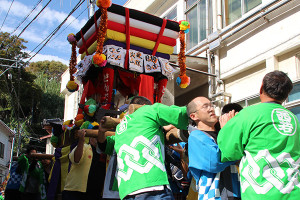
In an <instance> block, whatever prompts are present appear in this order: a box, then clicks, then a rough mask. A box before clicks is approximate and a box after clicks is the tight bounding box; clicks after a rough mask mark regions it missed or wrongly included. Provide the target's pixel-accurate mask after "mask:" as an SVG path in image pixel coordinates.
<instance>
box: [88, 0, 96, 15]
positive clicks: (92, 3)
mask: <svg viewBox="0 0 300 200" xmlns="http://www.w3.org/2000/svg"><path fill="white" fill-rule="evenodd" d="M88 4H89V5H88V6H90V9H89V19H90V18H91V17H93V15H94V13H95V5H96V0H88Z"/></svg>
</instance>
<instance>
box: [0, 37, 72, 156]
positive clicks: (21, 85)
mask: <svg viewBox="0 0 300 200" xmlns="http://www.w3.org/2000/svg"><path fill="white" fill-rule="evenodd" d="M25 43H26V41H25V40H24V39H22V38H17V37H16V36H11V35H10V34H9V33H3V32H0V47H1V48H0V65H1V66H0V74H2V73H3V75H2V76H0V87H1V90H0V119H1V120H2V121H4V122H5V123H6V124H8V125H9V127H10V128H11V129H14V130H17V127H18V124H20V130H21V135H22V142H21V146H24V145H26V144H28V143H30V144H31V145H34V146H36V147H37V148H38V150H40V151H43V149H44V148H45V144H44V143H43V142H42V143H41V142H40V141H38V140H37V139H38V138H39V137H41V136H43V135H47V132H46V131H45V130H43V129H42V127H41V122H42V120H43V119H44V118H62V117H63V112H64V97H63V96H62V95H61V94H60V76H61V74H62V73H63V72H64V71H65V70H66V69H67V66H66V65H64V64H62V63H61V62H57V61H40V62H36V63H30V64H29V66H26V65H27V63H26V62H25V61H24V59H26V58H28V57H29V55H28V54H27V53H26V52H24V50H25V49H26V46H25V45H24V44H25ZM7 59H13V60H18V63H17V64H16V63H15V61H9V60H7ZM8 66H12V67H10V69H9V70H8V71H6V70H7V68H8ZM17 66H18V67H19V66H21V68H16V67H17ZM4 72H5V73H4ZM18 103H19V104H20V107H19V108H20V109H18ZM18 116H19V117H18ZM16 141H18V139H17V140H16Z"/></svg>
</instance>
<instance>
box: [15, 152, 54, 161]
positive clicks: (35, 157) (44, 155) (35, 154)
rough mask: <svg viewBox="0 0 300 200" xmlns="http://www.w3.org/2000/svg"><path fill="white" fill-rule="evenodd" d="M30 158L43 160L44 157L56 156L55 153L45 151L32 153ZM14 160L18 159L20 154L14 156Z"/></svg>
mask: <svg viewBox="0 0 300 200" xmlns="http://www.w3.org/2000/svg"><path fill="white" fill-rule="evenodd" d="M28 157H30V158H34V159H38V160H43V159H52V158H53V157H54V155H53V154H45V153H31V154H30V155H28ZM13 160H14V161H16V160H18V156H14V157H13Z"/></svg>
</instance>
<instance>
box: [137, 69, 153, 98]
mask: <svg viewBox="0 0 300 200" xmlns="http://www.w3.org/2000/svg"><path fill="white" fill-rule="evenodd" d="M140 79H141V81H140V85H139V96H143V97H146V98H147V99H149V100H150V101H151V102H152V103H153V102H154V98H153V95H154V78H153V76H148V75H145V74H141V75H140Z"/></svg>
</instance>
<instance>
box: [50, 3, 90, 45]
mask: <svg viewBox="0 0 300 200" xmlns="http://www.w3.org/2000/svg"><path fill="white" fill-rule="evenodd" d="M90 5H91V4H90ZM90 5H89V6H88V7H86V8H85V9H84V10H83V11H82V12H81V13H80V14H79V15H78V16H77V17H76V18H75V19H74V20H73V21H72V22H70V23H69V24H68V26H66V27H65V28H64V29H63V30H62V31H61V32H60V33H59V34H57V35H56V36H55V37H54V38H53V39H52V40H51V41H53V40H55V39H56V38H57V37H58V36H60V35H61V34H62V33H63V32H64V31H65V30H66V29H67V28H68V27H69V26H70V25H71V24H72V23H73V22H74V21H75V20H76V19H78V17H80V16H81V15H82V14H83V13H84V12H85V11H86V10H87V9H88V8H89V7H90Z"/></svg>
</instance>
